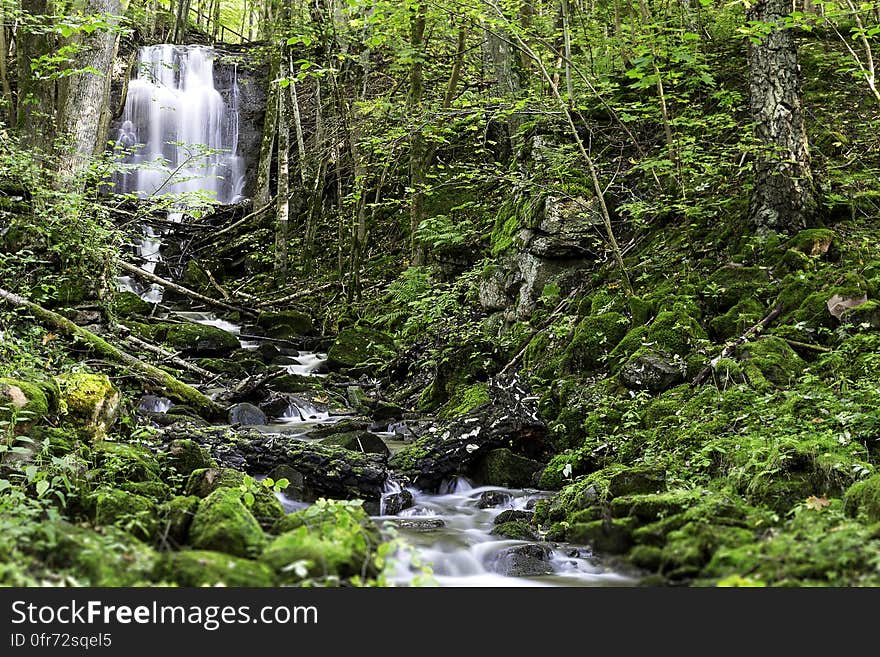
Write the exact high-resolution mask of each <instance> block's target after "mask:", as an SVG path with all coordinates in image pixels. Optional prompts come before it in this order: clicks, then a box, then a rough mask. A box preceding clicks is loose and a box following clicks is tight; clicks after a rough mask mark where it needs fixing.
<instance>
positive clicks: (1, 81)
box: [0, 5, 13, 125]
mask: <svg viewBox="0 0 880 657" xmlns="http://www.w3.org/2000/svg"><path fill="white" fill-rule="evenodd" d="M8 54H9V43H8V41H7V39H6V15H5V13H4V8H3V6H2V5H0V86H2V90H3V101H2V104H3V105H5V107H4V108H3V110H2V111H3V114H5V115H6V117H7V118H8V119H9V125H11V124H12V122H13V106H12V89H11V88H10V86H9V72H8V71H7V70H6V55H8Z"/></svg>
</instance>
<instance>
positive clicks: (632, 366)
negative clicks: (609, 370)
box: [620, 350, 687, 393]
mask: <svg viewBox="0 0 880 657" xmlns="http://www.w3.org/2000/svg"><path fill="white" fill-rule="evenodd" d="M686 374H687V364H686V363H685V361H684V360H683V359H681V357H676V356H672V357H669V356H664V355H663V354H661V353H659V352H655V351H650V350H649V351H643V352H640V353H636V354H633V355H632V356H631V357H630V358H629V360H627V361H626V362H625V363H624V364H623V367H621V368H620V382H621V383H623V385H625V386H626V387H627V388H629V389H630V390H647V391H649V392H652V393H658V392H663V391H664V390H669V389H670V388H674V387H675V386H677V385H678V384H679V383H683V382H684V379H685V375H686Z"/></svg>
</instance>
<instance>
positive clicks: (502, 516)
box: [494, 509, 534, 525]
mask: <svg viewBox="0 0 880 657" xmlns="http://www.w3.org/2000/svg"><path fill="white" fill-rule="evenodd" d="M533 516H534V513H533V512H532V511H524V510H522V509H507V511H502V512H501V513H499V514H498V515H497V516H496V518H495V521H494V522H495V524H496V525H503V524H504V523H506V522H514V521H516V520H522V521H525V522H530V521H531V519H532V517H533Z"/></svg>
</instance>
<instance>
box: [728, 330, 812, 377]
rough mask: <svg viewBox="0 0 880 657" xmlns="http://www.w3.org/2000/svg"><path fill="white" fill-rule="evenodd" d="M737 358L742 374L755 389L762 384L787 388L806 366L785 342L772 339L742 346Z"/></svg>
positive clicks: (769, 337)
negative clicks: (767, 383)
mask: <svg viewBox="0 0 880 657" xmlns="http://www.w3.org/2000/svg"><path fill="white" fill-rule="evenodd" d="M737 357H738V358H739V360H740V362H741V363H742V367H743V373H744V374H745V375H746V376H747V377H748V379H749V381H750V383H751V384H752V385H754V386H756V387H761V386H762V385H766V381H769V382H771V383H774V384H776V385H782V386H786V385H790V384H791V383H793V382H794V381H795V380H796V379H797V378H798V377H799V376H800V375H801V374H802V373H803V371H804V368H806V366H807V364H806V362H805V361H804V360H803V359H802V358H801V357H800V356H798V355H797V353H796V352H795V351H794V349H792V348H791V347H790V346H789V344H788V343H787V342H786V341H785V340H783V339H782V338H777V337H775V336H767V337H764V338H762V339H760V340H754V341H752V342H747V343H745V344H744V345H742V346H741V347H739V348H738V349H737Z"/></svg>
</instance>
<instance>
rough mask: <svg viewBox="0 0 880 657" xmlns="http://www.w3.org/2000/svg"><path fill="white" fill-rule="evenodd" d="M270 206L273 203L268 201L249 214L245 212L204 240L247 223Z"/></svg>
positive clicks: (216, 236) (212, 238)
mask: <svg viewBox="0 0 880 657" xmlns="http://www.w3.org/2000/svg"><path fill="white" fill-rule="evenodd" d="M272 207H273V204H272V203H268V204H267V205H264V206H263V207H261V208H260V209H259V210H254V211H253V212H251V213H250V214H246V215H245V216H243V217H242V218H241V219H239V220H238V221H236V222H235V223H231V224H229V225H228V226H227V227H226V228H221V229H220V230H218V231H217V232H215V233H211V234H210V236H208V238H207V240H206V241H209V240H214V239H216V238H218V237H220V236H221V235H225V234H226V233H228V232H229V231H232V230H235V229H236V228H238V227H239V226H241V225H242V224H244V223H247V222H248V221H250V220H251V219H253V218H255V217H259V216H261V215H262V214H263V213H264V212H266V210H269V209H270V208H272Z"/></svg>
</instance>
